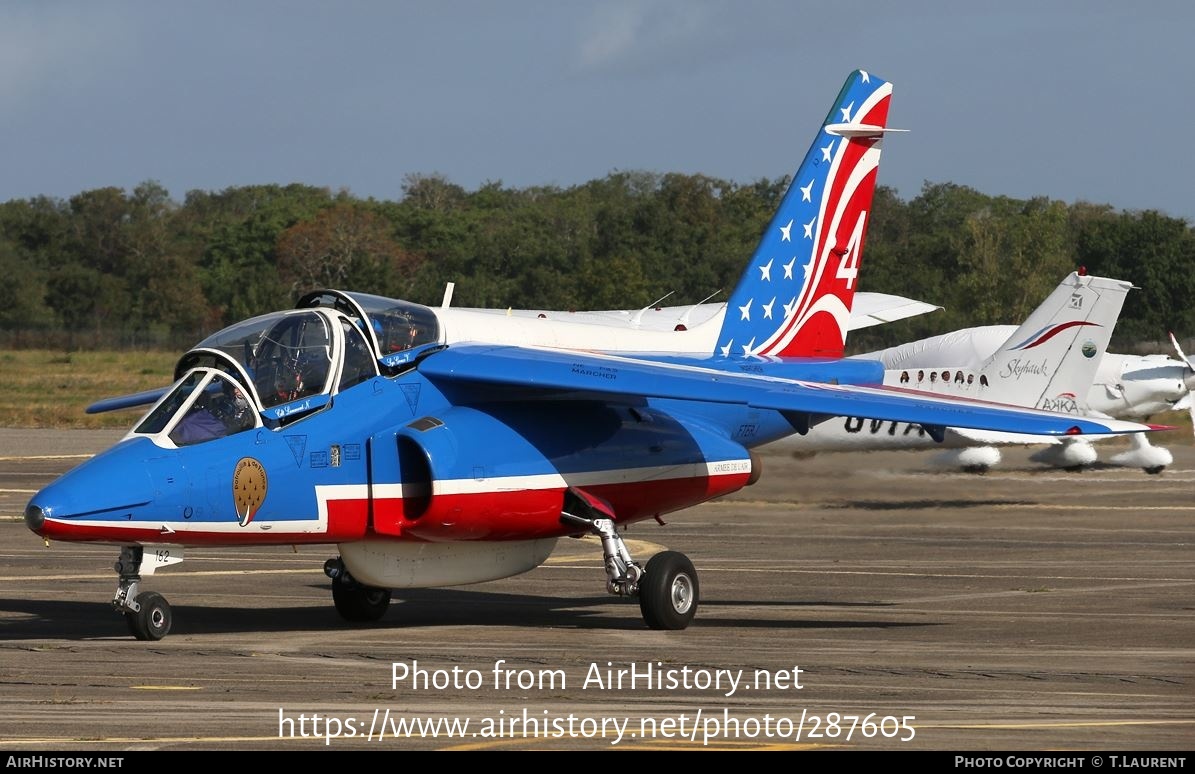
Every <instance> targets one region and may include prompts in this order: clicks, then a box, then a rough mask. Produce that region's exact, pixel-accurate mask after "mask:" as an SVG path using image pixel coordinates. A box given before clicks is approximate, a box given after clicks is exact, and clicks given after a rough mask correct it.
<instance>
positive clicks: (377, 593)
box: [332, 580, 390, 623]
mask: <svg viewBox="0 0 1195 774" xmlns="http://www.w3.org/2000/svg"><path fill="white" fill-rule="evenodd" d="M332 602H333V603H334V604H335V605H336V612H337V613H340V617H341V618H343V619H344V620H346V621H352V622H353V623H363V622H367V621H376V620H378V619H379V618H381V617H382V616H383V615H385V614H386V608H388V607H390V589H378V588H374V587H373V586H362V585H361V584H359V583H352V582H350V583H343V582H341V581H339V580H334V581H332Z"/></svg>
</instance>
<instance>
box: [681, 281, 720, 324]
mask: <svg viewBox="0 0 1195 774" xmlns="http://www.w3.org/2000/svg"><path fill="white" fill-rule="evenodd" d="M721 292H722V288H718V289H717V290H715V291H714V292H713V293H710V294H709V295H708V296H706V297H705V298H703V299H701V300H700V301H698V302H697V303H696V304H693V305H692V306H691V307H689V308H688V309H686V310H685V313H684V314H682V315H681V316H680V320H679V321H677V324H678V325H684V326H688V324H689V315H691V314H693V310H694V309H696V308H697V307H699V306H701V305H702V304H704V303H705V302H706V301H709V300H710V299H711V298H713V297H714V296H716V295H718V294H719V293H721Z"/></svg>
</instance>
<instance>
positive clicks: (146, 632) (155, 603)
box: [124, 591, 174, 641]
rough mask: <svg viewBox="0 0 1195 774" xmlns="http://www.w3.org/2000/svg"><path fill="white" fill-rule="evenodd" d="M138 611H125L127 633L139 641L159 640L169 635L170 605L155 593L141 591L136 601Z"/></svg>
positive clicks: (171, 620) (172, 615) (172, 616)
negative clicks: (127, 626)
mask: <svg viewBox="0 0 1195 774" xmlns="http://www.w3.org/2000/svg"><path fill="white" fill-rule="evenodd" d="M136 602H137V605H138V606H139V608H140V609H139V610H137V611H136V612H133V611H131V610H129V611H125V614H124V620H125V623H127V624H128V625H129V632H130V633H131V634H132V635H133V636H134V637H136V638H137V639H139V640H152V641H156V640H160V639H162V638H163V637H165V636H166V635H167V634H169V633H170V624H171V623H173V622H174V614H173V613H172V612H171V610H170V603H169V602H167V601H166V598H165V597H163V596H162V595H161V594H159V593H158V592H156V591H143V592H141V593H140V594H138V595H137V599H136Z"/></svg>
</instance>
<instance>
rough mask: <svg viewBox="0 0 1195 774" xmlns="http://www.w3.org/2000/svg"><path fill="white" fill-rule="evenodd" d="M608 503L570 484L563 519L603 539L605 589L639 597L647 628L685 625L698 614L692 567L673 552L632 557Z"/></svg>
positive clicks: (697, 587) (671, 628) (683, 626)
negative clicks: (640, 559) (641, 561)
mask: <svg viewBox="0 0 1195 774" xmlns="http://www.w3.org/2000/svg"><path fill="white" fill-rule="evenodd" d="M613 515H614V514H613V511H611V510H610V509H609V506H608V505H607V504H606V503H604V502H603V501H601V500H598V499H597V498H595V497H592V496H590V495H587V494H585V493H583V492H578V491H577V490H575V489H570V490H569V493H568V496H567V497H566V498H565V510H564V511H563V512H562V513H561V514H560V518H561V520H562V521H564V522H566V523H568V524H575V525H577V526H579V527H584V528H586V529H587V530H588V531H589V532H590V533H591V534H594V535H597V536H598V537H600V538H601V539H602V555H603V557H604V564H605V567H606V590H607V591H608V592H610V593H611V594H614V595H616V596H623V597H628V596H638V597H639V610H640V611H641V612H642V613H643V620H644V622H645V623H646V624H647V625H648V627H649V628H651V629H667V630H677V629H684V628H685V627H687V626H688V625H689V624H690V623H691V622H692V621H693V616H695V615H696V614H697V601H698V598H699V596H700V593H699V591H700V589H699V586H698V583H697V571H696V570H695V569H694V568H693V563H692V562H691V561H689V558H688V557H687V556H685V555H684V554H682V553H680V552H678V551H663V552H661V553H658V554H656V555H655V556H653V557H652V558H651V559H650V560H648V562H647V566H646V567H642V566H640V565H639V563H638V562H636V561H635V560H634V559H632V558H631V552H630V550H628V549H627V544H626V541H624V540H623V539H622V535H620V534H618V527H617V526H616V525H615V523H614V520H613V519H612V518H608V516H613Z"/></svg>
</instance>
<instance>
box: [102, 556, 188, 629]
mask: <svg viewBox="0 0 1195 774" xmlns="http://www.w3.org/2000/svg"><path fill="white" fill-rule="evenodd" d="M145 550H146V549H145V548H144V547H142V546H124V547H123V548H121V549H120V559H118V560H116V574H117V575H119V576H120V580H119V582H118V584H117V586H116V595H115V596H114V597H112V607H114V608H115V609H116V612H118V613H121V614H123V615H124V620H125V623H126V624H128V627H129V633H130V634H132V635H133V636H134V637H136V638H137V639H139V640H151V641H156V640H160V639H162V638H163V637H165V636H166V635H167V634H169V633H170V625H171V624H172V623H173V622H174V613H173V612H172V611H171V609H170V603H169V602H167V601H166V598H165V597H163V596H162V595H161V594H159V593H157V592H156V591H142V592H140V593H138V592H137V585H138V584H139V583H140V582H141V574H142V572H144V573H145V574H146V575H153V571H154V570H155V569H157V568H158V567H163V566H165V565H168V564H176V563H178V562H181V561H182V560H183V558H182V551H181V549H178V550H177V552H176V551H175V549H173V548H166V547H162V548H151V549H150V552H151V553H150V558H149V559H147V558H146V556H145Z"/></svg>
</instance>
